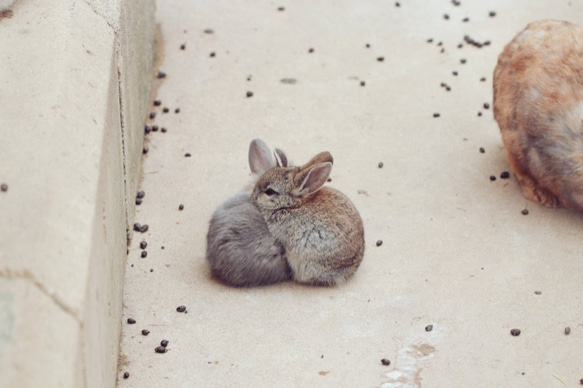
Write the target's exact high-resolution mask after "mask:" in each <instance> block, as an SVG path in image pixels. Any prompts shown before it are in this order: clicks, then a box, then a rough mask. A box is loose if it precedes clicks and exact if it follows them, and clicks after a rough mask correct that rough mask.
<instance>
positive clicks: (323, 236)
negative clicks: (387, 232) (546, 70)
mask: <svg viewBox="0 0 583 388" xmlns="http://www.w3.org/2000/svg"><path fill="white" fill-rule="evenodd" d="M332 163H333V159H332V155H330V153H328V152H322V153H320V154H318V155H316V156H315V157H313V158H312V159H311V160H310V161H309V162H308V163H306V164H305V165H303V166H301V167H286V166H280V167H276V168H272V169H270V170H268V171H267V172H266V173H264V174H263V175H262V176H261V177H260V178H259V179H258V181H257V183H256V185H255V188H254V190H253V193H252V194H251V202H252V203H253V204H255V205H256V206H257V207H258V208H259V211H260V212H261V214H262V215H263V218H264V219H265V221H266V222H267V226H268V228H269V231H270V232H271V234H272V235H273V236H274V237H275V238H276V239H277V241H279V242H281V243H282V244H283V247H284V249H285V251H286V257H287V261H288V263H289V266H290V268H291V270H292V273H293V275H292V276H293V279H294V280H295V281H297V282H299V283H304V284H311V285H320V286H333V285H336V284H339V283H342V282H344V281H346V280H347V279H348V278H349V277H351V276H352V275H353V274H354V273H355V272H356V270H357V269H358V266H359V265H360V263H361V261H362V258H363V255H364V228H363V224H362V219H361V218H360V215H359V213H358V211H357V210H356V208H355V207H354V205H353V204H352V202H351V201H350V200H349V199H348V198H347V197H346V196H345V195H344V194H342V193H340V192H339V191H337V190H334V189H332V188H329V187H322V186H324V184H325V183H326V180H327V179H328V177H329V175H330V172H331V170H332Z"/></svg>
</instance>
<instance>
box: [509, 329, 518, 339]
mask: <svg viewBox="0 0 583 388" xmlns="http://www.w3.org/2000/svg"><path fill="white" fill-rule="evenodd" d="M510 334H512V335H513V336H514V337H518V336H519V335H520V329H512V330H510Z"/></svg>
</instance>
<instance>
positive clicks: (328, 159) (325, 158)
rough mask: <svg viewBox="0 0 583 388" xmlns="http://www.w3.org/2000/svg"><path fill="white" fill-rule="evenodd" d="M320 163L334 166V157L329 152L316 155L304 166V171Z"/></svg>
mask: <svg viewBox="0 0 583 388" xmlns="http://www.w3.org/2000/svg"><path fill="white" fill-rule="evenodd" d="M318 163H330V164H332V163H334V158H333V157H332V155H331V154H330V152H328V151H325V152H320V153H319V154H318V155H316V156H314V157H313V158H312V159H310V160H309V161H308V163H306V164H304V165H303V166H302V170H303V169H304V168H308V167H310V166H313V165H314V164H318Z"/></svg>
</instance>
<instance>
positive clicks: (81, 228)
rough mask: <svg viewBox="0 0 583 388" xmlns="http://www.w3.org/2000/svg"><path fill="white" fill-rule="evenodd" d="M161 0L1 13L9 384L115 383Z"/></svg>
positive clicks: (4, 371)
mask: <svg viewBox="0 0 583 388" xmlns="http://www.w3.org/2000/svg"><path fill="white" fill-rule="evenodd" d="M154 9H155V5H154V1H153V0H141V1H139V2H134V1H131V0H108V1H87V2H85V1H76V0H18V1H17V2H16V4H15V5H14V6H13V7H12V11H13V14H12V17H5V18H2V19H0V183H6V184H7V185H8V190H7V191H6V192H0V386H1V387H39V386H43V387H100V388H101V387H110V386H113V385H114V383H115V378H116V365H117V357H118V346H119V333H120V325H121V292H122V287H123V284H122V280H123V269H124V263H125V258H126V231H127V228H128V225H131V224H132V223H133V211H131V210H128V209H133V197H134V195H135V192H136V190H137V183H138V182H137V179H138V176H139V174H138V171H139V167H140V166H139V163H140V156H141V149H142V141H143V123H144V119H145V117H146V113H147V103H148V94H149V84H150V76H151V72H152V64H153V52H154V51H153V50H154V31H155V22H154Z"/></svg>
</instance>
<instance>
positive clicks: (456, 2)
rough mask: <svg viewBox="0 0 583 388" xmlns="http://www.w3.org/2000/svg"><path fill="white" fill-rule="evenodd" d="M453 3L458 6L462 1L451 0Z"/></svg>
mask: <svg viewBox="0 0 583 388" xmlns="http://www.w3.org/2000/svg"><path fill="white" fill-rule="evenodd" d="M451 3H452V4H453V5H455V6H456V7H457V6H458V5H460V4H461V1H459V0H451Z"/></svg>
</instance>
